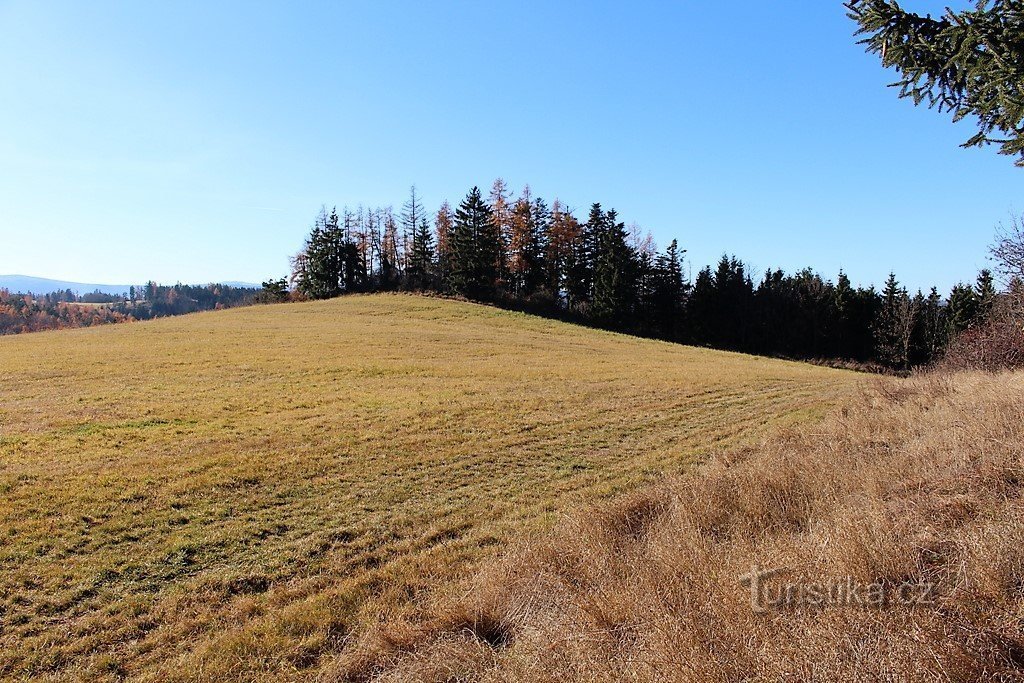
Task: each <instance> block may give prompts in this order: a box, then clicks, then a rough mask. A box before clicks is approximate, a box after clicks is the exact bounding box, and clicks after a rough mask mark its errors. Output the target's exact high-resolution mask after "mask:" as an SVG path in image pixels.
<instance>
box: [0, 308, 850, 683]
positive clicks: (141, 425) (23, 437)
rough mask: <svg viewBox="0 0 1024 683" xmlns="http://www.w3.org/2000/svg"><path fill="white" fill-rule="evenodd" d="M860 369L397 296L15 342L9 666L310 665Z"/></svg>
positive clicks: (3, 554) (4, 541)
mask: <svg viewBox="0 0 1024 683" xmlns="http://www.w3.org/2000/svg"><path fill="white" fill-rule="evenodd" d="M862 381H863V380H862V379H861V376H859V375H856V374H854V373H850V372H844V371H839V370H833V369H827V368H822V367H816V366H812V365H806V364H799V363H792V362H785V361H777V360H769V359H764V358H758V357H753V356H745V355H740V354H731V353H725V352H719V351H710V350H704V349H696V348H690V347H684V346H679V345H674V344H669V343H663V342H657V341H651V340H642V339H637V338H633V337H629V336H625V335H619V334H613V333H609V332H603V331H598V330H593V329H589V328H584V327H578V326H573V325H569V324H565V323H560V322H556V321H552V320H545V319H541V318H535V317H531V316H527V315H523V314H518V313H512V312H506V311H500V310H497V309H494V308H490V307H485V306H480V305H474V304H468V303H460V302H455V301H448V300H441V299H431V298H424V297H416V296H403V295H369V296H352V297H345V298H342V299H336V300H331V301H323V302H312V303H298V304H283V305H275V306H268V307H252V308H244V309H232V310H227V311H215V312H208V313H199V314H194V315H190V316H185V317H181V318H168V319H161V320H155V321H150V322H145V323H131V324H126V325H116V326H108V327H100V328H90V329H78V330H66V331H57V332H43V333H38V334H29V335H21V336H16V337H6V338H3V339H0V677H3V678H13V679H18V678H26V679H27V678H31V679H34V680H118V679H124V678H127V679H134V680H211V681H212V680H309V679H312V678H314V677H316V676H317V675H318V674H320V673H322V672H324V671H331V670H333V669H332V668H331V667H332V666H334V664H333V663H334V662H335V661H336V660H337V659H338V658H339V657H341V656H342V654H343V653H344V652H345V649H346V647H348V646H349V645H350V644H351V643H353V642H355V641H357V640H358V638H359V637H360V636H361V634H362V633H364V632H366V631H367V629H369V628H371V627H372V626H373V625H374V624H375V623H377V622H379V621H381V620H390V619H396V618H399V617H401V616H402V614H404V613H406V612H409V611H411V610H414V609H415V608H416V606H417V605H418V604H421V603H422V602H423V601H425V600H427V599H428V597H429V596H430V595H431V594H432V593H433V592H434V591H435V590H436V589H437V587H438V586H443V585H446V584H447V583H449V582H452V581H456V580H459V579H461V578H462V577H465V576H467V575H468V574H470V573H471V571H472V569H473V568H474V567H475V566H477V564H478V563H480V562H482V561H485V560H487V559H489V558H492V557H493V556H495V555H497V554H499V553H500V551H501V550H502V549H503V548H504V547H506V546H507V545H508V544H509V542H510V541H513V540H515V539H518V538H521V537H523V536H525V535H529V534H532V533H535V532H542V531H543V530H544V529H546V528H549V527H550V526H551V525H552V524H553V522H554V520H555V519H556V518H557V517H558V516H559V514H560V513H562V512H563V511H565V510H568V509H570V508H578V507H579V506H580V505H585V504H588V503H590V502H593V501H599V500H601V499H607V498H611V497H615V496H617V495H618V494H620V493H625V492H628V491H630V490H633V489H635V488H637V487H638V486H639V485H641V484H643V483H645V482H649V481H651V480H654V479H657V478H659V477H661V476H662V475H664V474H666V473H667V474H670V475H671V474H679V473H682V472H685V471H687V470H688V469H689V468H691V466H692V465H693V464H694V463H696V462H698V461H702V460H704V459H706V458H708V457H709V456H711V455H712V454H714V453H717V452H720V451H722V450H723V449H726V448H731V447H736V446H741V445H742V444H744V443H748V442H753V441H755V440H757V439H759V438H761V437H762V436H763V435H764V434H766V433H767V432H769V431H771V430H774V429H776V428H778V427H780V426H787V425H794V424H798V423H806V422H808V421H813V420H817V419H818V418H819V417H820V416H822V415H823V414H824V413H825V412H827V411H828V409H829V408H830V407H831V406H833V405H835V404H836V403H837V402H838V401H839V400H841V399H842V398H843V397H844V396H847V395H848V394H849V392H850V391H851V390H852V389H853V387H855V386H856V385H858V384H860V383H861V382H862Z"/></svg>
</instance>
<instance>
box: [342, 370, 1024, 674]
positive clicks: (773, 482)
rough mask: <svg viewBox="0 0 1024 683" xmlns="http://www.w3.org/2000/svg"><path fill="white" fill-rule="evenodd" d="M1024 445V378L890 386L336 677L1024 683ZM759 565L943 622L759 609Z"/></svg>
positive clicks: (580, 520)
mask: <svg viewBox="0 0 1024 683" xmlns="http://www.w3.org/2000/svg"><path fill="white" fill-rule="evenodd" d="M1022 437H1024V374H1022V373H1004V374H997V375H992V374H984V373H959V374H932V375H927V376H919V377H916V378H912V379H909V380H892V379H880V380H877V381H876V382H875V383H873V384H872V385H871V386H870V387H869V388H868V389H866V390H865V391H864V393H863V395H862V396H861V397H860V398H859V399H857V400H856V401H854V402H852V403H851V404H850V405H849V406H848V407H846V408H845V409H843V410H842V411H840V412H837V413H836V414H835V415H833V416H832V417H831V418H829V419H827V420H826V421H825V422H824V423H821V424H818V425H816V426H813V427H797V428H791V429H789V430H788V431H785V432H784V433H782V434H781V435H779V436H777V437H776V438H773V439H771V440H769V441H766V442H765V443H763V444H761V445H760V446H758V447H751V448H746V449H743V450H739V451H735V452H732V453H729V454H728V455H726V456H723V457H720V458H718V459H716V460H714V461H713V462H710V463H708V464H707V465H706V466H705V467H704V468H703V469H702V470H700V471H698V472H695V473H694V474H693V475H692V476H684V477H681V478H676V479H673V480H670V481H667V482H666V483H664V484H663V485H659V486H658V487H656V488H652V489H649V490H646V491H644V492H641V493H636V494H633V495H630V496H629V497H627V498H625V499H624V500H622V501H620V502H618V503H615V504H613V505H610V506H608V507H604V508H600V509H597V510H591V511H588V512H584V513H581V514H578V515H576V516H574V517H571V518H568V519H566V520H565V521H564V522H563V523H562V524H561V525H560V526H559V527H557V528H556V530H555V531H554V532H553V533H551V534H550V535H548V536H546V537H543V538H540V539H535V540H532V541H528V542H526V541H524V542H523V543H522V544H521V545H520V547H519V548H518V549H517V550H515V551H514V552H512V553H511V554H510V555H508V556H506V557H505V558H504V559H502V560H501V561H497V562H493V563H491V564H489V565H487V566H486V567H485V568H484V569H483V570H482V571H481V572H480V573H479V574H478V575H477V576H476V577H475V579H474V580H473V581H472V582H471V584H470V585H468V586H466V587H464V590H463V591H462V592H461V594H457V595H454V596H453V597H450V598H449V599H446V600H443V601H438V603H436V604H435V605H434V606H433V607H432V608H431V609H429V610H428V611H427V612H426V613H424V614H421V615H420V617H419V618H418V619H414V620H407V621H404V622H390V623H382V624H381V625H380V626H379V627H378V628H376V629H375V630H373V631H372V632H371V633H370V635H368V636H367V637H365V638H363V639H362V640H361V641H360V642H358V643H355V644H353V645H352V646H351V647H349V648H346V650H345V651H344V652H343V654H342V655H341V656H340V657H339V659H338V660H337V661H336V662H335V665H334V667H333V670H332V671H331V673H330V674H329V675H328V676H327V678H328V679H330V680H376V681H407V680H417V681H524V682H526V681H529V682H543V681H558V682H559V683H568V682H570V681H588V682H590V681H622V680H632V681H748V680H761V681H782V680H803V681H811V680H813V681H870V680H884V681H902V680H906V681H917V680H935V681H940V680H952V681H977V680H991V681H1003V680H1006V681H1008V680H1021V678H1022V671H1024V632H1022V624H1024V504H1022V500H1021V492H1022V489H1021V487H1022V482H1024V471H1022V456H1024V438H1022ZM752 565H758V566H760V567H763V568H772V569H774V568H782V569H784V570H785V571H784V572H782V573H780V574H779V575H777V576H775V577H774V578H772V579H770V580H767V583H768V586H769V589H770V590H769V594H770V595H775V594H776V593H772V591H776V592H777V591H778V590H780V588H781V587H782V586H783V585H787V584H794V585H796V584H801V583H805V582H812V583H819V584H833V583H836V584H845V583H847V582H851V581H852V582H855V583H857V584H878V585H880V586H881V587H882V589H883V590H885V591H887V593H886V594H887V595H889V596H892V595H893V594H894V593H893V591H894V590H895V589H896V588H897V587H899V586H902V585H910V586H913V587H915V589H916V590H920V589H919V588H918V587H920V586H928V585H931V586H934V593H932V594H931V595H930V598H931V599H930V600H926V602H930V603H932V604H923V605H921V604H918V605H907V604H903V603H901V602H899V601H893V600H891V601H890V602H888V603H887V604H883V605H876V606H859V607H858V606H847V605H841V604H825V605H818V606H812V605H809V604H806V603H805V604H803V605H796V606H794V605H782V606H772V605H768V607H767V612H766V613H763V614H762V613H757V612H756V611H755V610H754V609H753V605H752V601H751V595H750V589H749V587H748V586H746V585H744V584H743V583H741V581H740V577H741V576H743V575H745V574H749V573H750V572H751V569H752ZM908 597H909V596H908ZM920 597H929V596H925V595H924V594H921V595H920Z"/></svg>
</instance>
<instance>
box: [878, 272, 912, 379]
mask: <svg viewBox="0 0 1024 683" xmlns="http://www.w3.org/2000/svg"><path fill="white" fill-rule="evenodd" d="M915 312H916V311H915V310H914V304H913V302H912V300H911V299H910V296H909V295H908V294H907V290H906V289H904V288H902V287H900V284H899V281H897V280H896V275H895V274H893V273H890V274H889V279H888V280H886V282H885V289H884V290H883V291H882V308H881V310H880V311H879V314H878V318H877V320H876V321H875V326H874V329H875V349H876V353H877V356H878V361H879V362H880V363H882V364H883V365H885V366H886V367H889V368H892V369H894V370H907V369H908V368H909V367H910V343H911V339H912V337H913V330H914V318H915Z"/></svg>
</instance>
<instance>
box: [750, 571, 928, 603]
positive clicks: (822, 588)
mask: <svg viewBox="0 0 1024 683" xmlns="http://www.w3.org/2000/svg"><path fill="white" fill-rule="evenodd" d="M786 571H788V570H786V569H784V568H776V569H763V568H762V567H759V566H757V565H754V566H753V567H751V569H750V573H749V574H744V575H743V576H741V577H740V583H741V584H742V585H744V586H747V587H749V589H750V607H751V609H753V610H754V612H756V613H758V614H765V613H767V612H770V611H772V610H776V611H782V610H796V609H826V608H833V607H864V608H874V609H882V608H886V607H893V606H898V607H930V606H933V605H935V604H936V596H935V584H932V583H925V582H913V581H906V582H903V583H899V584H888V583H880V582H879V583H862V582H858V581H855V580H854V579H853V578H852V577H846V578H844V579H840V580H839V581H836V582H833V583H816V582H799V581H797V582H789V583H786V582H783V583H778V582H775V581H772V579H774V578H776V577H778V576H779V575H781V574H785V573H786Z"/></svg>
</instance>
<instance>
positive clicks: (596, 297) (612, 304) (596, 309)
mask: <svg viewBox="0 0 1024 683" xmlns="http://www.w3.org/2000/svg"><path fill="white" fill-rule="evenodd" d="M592 217H593V218H594V220H595V221H596V226H595V228H594V236H595V239H594V257H593V258H594V285H593V287H594V288H593V295H592V303H591V315H592V316H593V318H594V319H595V320H596V321H597V322H599V323H601V324H604V325H612V326H622V325H624V324H625V323H626V322H627V321H628V320H629V319H630V317H631V315H632V312H633V303H634V298H635V297H634V295H635V291H636V289H635V286H636V281H635V275H636V270H637V268H636V266H637V262H636V254H635V252H634V251H633V250H632V249H631V248H630V246H629V245H628V244H627V242H626V238H627V235H626V226H625V224H623V223H621V222H619V221H618V220H617V219H618V216H617V215H616V213H615V211H614V210H613V211H609V212H607V213H601V212H600V211H598V212H597V213H596V214H593V216H592Z"/></svg>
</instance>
